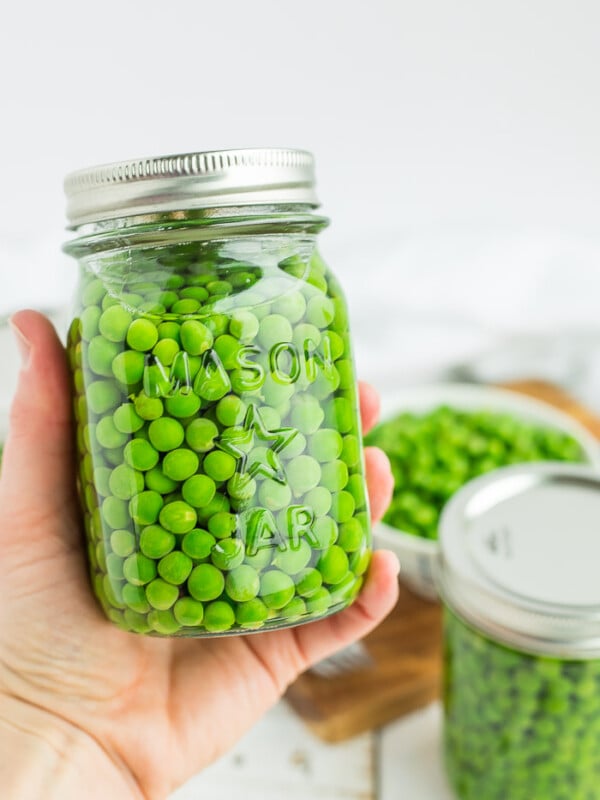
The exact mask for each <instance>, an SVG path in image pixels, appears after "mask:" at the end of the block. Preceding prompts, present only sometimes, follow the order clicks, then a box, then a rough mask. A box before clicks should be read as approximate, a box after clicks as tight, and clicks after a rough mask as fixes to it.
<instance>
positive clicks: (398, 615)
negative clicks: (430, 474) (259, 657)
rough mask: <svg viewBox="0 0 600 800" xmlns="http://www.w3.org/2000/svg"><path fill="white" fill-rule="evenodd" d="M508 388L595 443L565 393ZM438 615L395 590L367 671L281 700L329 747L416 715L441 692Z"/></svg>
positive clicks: (591, 419)
mask: <svg viewBox="0 0 600 800" xmlns="http://www.w3.org/2000/svg"><path fill="white" fill-rule="evenodd" d="M506 388H508V389H512V390H514V391H519V392H521V393H523V394H527V395H530V396H532V397H536V398H538V399H540V400H545V401H546V402H548V403H550V404H551V405H553V406H555V407H557V408H560V409H561V410H562V411H564V412H566V413H568V414H570V415H571V416H573V417H575V418H576V419H577V420H579V421H580V422H581V423H582V424H583V425H584V426H585V427H586V428H588V430H590V431H591V432H592V433H593V434H594V435H595V436H596V437H598V438H600V418H598V417H596V416H594V415H593V414H592V413H591V412H590V411H589V410H588V409H586V408H584V407H583V406H581V405H580V404H579V403H578V402H577V401H576V400H575V399H574V398H572V397H571V396H569V395H568V394H566V393H565V392H564V391H563V390H562V389H559V388H558V387H556V386H552V385H550V384H547V383H544V382H541V381H526V382H525V381H523V382H519V383H513V384H507V385H506ZM441 641H442V636H441V608H440V605H439V604H438V603H432V602H429V601H427V600H423V599H422V598H420V597H417V596H416V595H415V594H413V593H412V592H410V591H409V590H408V589H407V588H406V587H404V586H403V585H402V584H400V597H399V600H398V603H397V605H396V607H395V608H394V610H393V611H392V612H391V614H390V615H389V616H388V617H387V619H386V620H384V622H382V623H381V625H379V627H378V628H377V629H376V630H374V631H373V632H372V633H371V634H369V636H367V637H366V638H365V639H364V640H363V643H364V645H365V647H366V650H367V652H368V654H369V656H370V657H371V660H372V661H371V664H369V665H368V666H365V667H363V668H360V669H356V670H354V671H347V672H343V673H339V674H337V675H336V676H335V677H323V676H320V675H317V674H315V673H313V672H310V671H309V672H307V673H305V674H304V675H301V676H300V678H299V679H298V680H297V681H296V682H295V683H294V684H293V685H292V686H291V687H290V688H289V690H288V692H287V695H286V698H287V701H288V702H289V704H290V705H291V706H292V708H293V709H294V710H295V711H296V712H297V713H298V714H299V715H300V717H301V718H302V719H303V720H304V721H305V722H306V724H307V725H308V726H309V728H310V729H311V730H312V731H313V732H314V733H315V734H317V736H319V737H321V738H322V739H324V740H325V741H327V742H339V741H342V740H344V739H348V738H350V737H351V736H356V735H357V734H359V733H363V732H364V731H366V730H371V729H373V728H377V727H379V726H380V725H384V724H385V723H386V722H390V721H391V720H393V719H396V718H397V717H400V716H402V715H404V714H407V713H409V712H410V711H414V710H416V709H417V708H420V707H422V706H424V705H427V704H428V703H430V702H431V701H432V700H434V699H436V698H437V697H438V696H439V693H440V686H441V672H442V659H441Z"/></svg>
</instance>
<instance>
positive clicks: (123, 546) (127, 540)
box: [110, 530, 135, 558]
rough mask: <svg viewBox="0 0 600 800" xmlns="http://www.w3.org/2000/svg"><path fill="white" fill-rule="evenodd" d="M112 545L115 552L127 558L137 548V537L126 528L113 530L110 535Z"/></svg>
mask: <svg viewBox="0 0 600 800" xmlns="http://www.w3.org/2000/svg"><path fill="white" fill-rule="evenodd" d="M110 546H111V548H112V551H113V553H116V554H117V555H118V556H121V558H126V557H127V556H130V555H131V554H132V553H133V551H134V550H135V537H134V535H133V534H132V533H130V532H129V531H126V530H120V531H113V532H112V533H111V535H110Z"/></svg>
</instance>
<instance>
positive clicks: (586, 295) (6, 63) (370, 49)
mask: <svg viewBox="0 0 600 800" xmlns="http://www.w3.org/2000/svg"><path fill="white" fill-rule="evenodd" d="M599 41H600V4H598V3H597V2H595V1H594V0H564V2H558V1H557V0H525V1H524V0H502V2H486V0H456V1H455V2H445V1H444V0H418V2H415V0H395V1H392V0H389V1H388V2H385V1H384V0H370V2H368V3H365V2H356V0H330V1H329V2H327V0H304V2H301V3H300V2H294V3H292V2H285V0H253V2H248V0H240V1H239V2H226V0H213V2H202V1H201V0H194V1H192V0H181V1H180V2H171V3H165V2H157V0H143V1H141V0H119V1H118V2H117V1H116V0H104V1H103V2H102V3H93V4H92V3H82V2H81V0H79V2H73V1H72V0H54V2H51V3H48V2H41V1H40V2H17V1H15V0H13V2H8V3H5V4H4V8H3V10H2V16H1V18H0V82H1V83H0V88H1V92H0V147H1V150H0V312H1V311H6V310H8V309H10V308H13V307H15V306H17V305H21V304H35V305H39V306H51V305H55V304H57V303H65V302H67V301H68V299H69V295H70V292H71V286H72V283H73V280H74V267H73V265H71V264H68V263H67V262H66V260H63V258H62V257H61V255H60V252H59V247H60V242H61V240H62V238H63V227H64V224H65V222H64V200H63V196H62V178H63V176H64V174H65V173H66V172H68V171H70V170H72V169H76V168H79V167H82V166H87V165H91V164H95V163H101V162H106V161H111V160H117V159H122V158H129V157H137V156H145V155H158V154H166V153H174V152H181V151H187V150H194V149H212V148H226V147H240V146H253V145H283V146H299V147H303V148H307V149H310V150H312V151H314V153H315V154H316V157H317V168H318V180H319V193H320V195H321V198H322V200H323V203H324V211H325V212H326V213H328V214H329V215H330V216H331V218H332V220H333V223H334V224H333V225H332V227H331V229H330V230H329V231H328V232H327V233H326V234H325V236H324V242H323V245H324V251H325V252H326V254H327V256H328V260H329V261H330V262H331V264H332V265H333V267H334V268H335V270H336V272H337V273H338V275H339V277H340V279H341V281H342V283H343V284H344V285H345V286H346V288H347V292H348V296H349V300H350V305H351V309H352V316H353V319H354V328H355V340H356V344H357V351H358V358H359V366H360V371H361V373H362V374H364V375H367V376H368V377H371V378H373V379H375V380H376V381H377V382H378V383H379V384H380V385H381V386H383V387H384V388H385V387H386V386H391V385H395V384H398V383H402V382H406V381H408V380H411V379H412V380H414V379H420V378H424V377H431V376H433V375H438V374H441V372H442V371H443V369H444V368H446V367H448V366H452V365H453V364H456V363H460V362H462V361H464V360H465V359H466V360H473V358H475V357H476V356H477V355H478V354H482V355H481V357H480V358H479V367H480V371H483V373H485V370H486V369H488V371H489V370H490V369H491V374H490V375H489V377H492V378H494V377H497V375H498V373H501V374H502V372H503V370H504V371H507V372H508V373H510V371H511V370H514V369H515V363H517V362H518V364H517V367H516V368H517V369H518V370H519V369H520V370H521V372H523V373H524V374H526V373H528V372H529V373H532V372H534V371H537V372H541V373H543V374H545V375H547V376H550V377H553V378H555V379H557V380H562V381H565V382H567V383H570V384H571V385H572V386H573V387H574V388H576V389H577V390H579V391H580V393H581V394H582V395H584V396H585V398H586V399H587V400H588V402H591V403H596V404H597V405H598V406H600V402H599V401H597V400H596V398H597V397H600V390H598V386H599V385H600V381H598V379H597V377H596V372H597V371H598V370H596V369H595V363H596V360H597V359H596V352H600V337H599V336H598V331H599V330H600V325H599V322H598V321H599V320H600V269H599V261H600V241H599V238H598V219H599V212H600V103H599V97H598V87H599V83H600V81H599V79H600V47H599V45H598V43H599ZM597 345H598V347H597ZM507 348H508V349H507ZM490 351H492V355H493V358H492V356H490V355H489V352H490ZM507 352H508V354H509V355H508V359H507V357H506V353H507ZM507 363H508V367H507ZM494 369H495V372H494ZM484 376H485V375H484ZM590 376H591V377H590ZM427 719H430V720H431V722H430V723H429V722H428V723H427V724H428V725H429V724H430V725H431V726H435V725H437V721H436V718H435V717H434V716H433V717H428V718H427ZM427 730H428V731H430V730H435V727H433V728H432V727H428V728H427ZM429 735H430V734H429V733H428V734H427V736H429ZM409 738H410V737H409ZM434 738H435V737H434ZM392 741H394V740H392ZM428 741H429V739H428ZM388 750H389V748H388ZM388 750H386V749H385V748H384V753H387V756H386V758H388V759H389V762H390V763H394V754H393V753H391V752H388ZM427 753H429V755H427ZM429 757H431V758H433V756H431V751H426V754H425V756H423V758H425V761H424V760H423V759H421V760H420V761H419V759H418V758H417V759H415V760H414V763H415V765H416V766H415V769H416V770H417V773H418V774H423V775H427V773H428V770H427V769H426V768H425V769H424V768H423V764H424V763H425V762H426V760H427V758H429ZM436 763H437V762H436ZM406 770H410V764H408V763H406ZM436 774H437V773H436ZM398 780H400V777H398ZM384 782H385V781H384ZM409 783H410V781H409ZM409 783H407V784H406V786H409ZM394 786H396V788H401V787H400V784H399V783H396V782H394ZM418 786H421V793H420V794H419V790H418ZM423 786H424V784H423V785H421V784H419V782H418V780H417V778H413V782H412V783H410V787H409V788H410V789H411V792H412V793H410V795H407V796H411V797H417V796H419V797H421V796H422V797H425V796H426V795H425V792H426V791H427V790H426V789H423V788H422V787H423ZM215 796H216V795H215ZM390 796H391V794H390ZM431 796H432V797H433V796H436V797H438V798H439V796H440V795H439V793H438V794H435V792H434V794H432V795H431Z"/></svg>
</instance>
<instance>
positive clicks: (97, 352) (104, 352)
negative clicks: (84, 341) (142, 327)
mask: <svg viewBox="0 0 600 800" xmlns="http://www.w3.org/2000/svg"><path fill="white" fill-rule="evenodd" d="M119 352H120V349H119V345H118V344H116V343H115V342H109V340H108V339H105V338H104V336H94V338H93V339H91V341H90V343H89V344H88V347H87V363H88V365H89V367H90V369H91V370H92V371H93V372H95V373H96V375H102V376H104V377H106V378H110V377H112V374H113V371H112V365H113V361H114V359H115V358H116V357H117V355H118V354H119Z"/></svg>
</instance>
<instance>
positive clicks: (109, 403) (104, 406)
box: [86, 381, 121, 414]
mask: <svg viewBox="0 0 600 800" xmlns="http://www.w3.org/2000/svg"><path fill="white" fill-rule="evenodd" d="M86 399H87V404H88V406H89V408H90V411H92V412H93V413H94V414H104V413H106V412H107V411H109V410H110V409H111V408H114V407H115V406H116V405H117V403H118V402H119V401H120V399H121V393H120V392H119V390H118V388H117V387H116V386H115V385H114V383H112V382H111V381H93V382H92V383H90V384H89V385H88V387H87V393H86Z"/></svg>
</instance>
